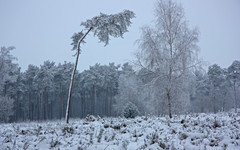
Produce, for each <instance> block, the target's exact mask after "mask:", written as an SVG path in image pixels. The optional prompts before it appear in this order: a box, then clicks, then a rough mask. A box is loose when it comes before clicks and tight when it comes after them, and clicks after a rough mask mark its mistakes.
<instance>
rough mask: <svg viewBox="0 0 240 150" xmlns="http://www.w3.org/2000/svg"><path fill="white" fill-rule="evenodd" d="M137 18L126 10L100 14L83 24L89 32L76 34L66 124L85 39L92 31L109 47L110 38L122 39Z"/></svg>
mask: <svg viewBox="0 0 240 150" xmlns="http://www.w3.org/2000/svg"><path fill="white" fill-rule="evenodd" d="M134 17H135V14H134V13H133V12H132V11H129V10H124V11H123V12H121V13H118V14H114V15H106V14H103V13H100V15H99V16H96V17H93V18H92V19H89V20H87V21H85V22H82V23H81V26H83V27H84V28H85V29H87V30H88V31H87V32H86V33H85V34H84V33H83V32H82V31H81V32H78V33H74V35H73V36H72V40H73V43H72V45H73V50H77V52H76V56H77V57H76V62H75V66H74V69H73V72H72V77H71V82H70V87H69V93H68V100H67V110H66V123H68V122H69V111H70V104H71V97H72V89H73V83H74V76H75V73H76V70H77V64H78V58H79V54H80V52H81V48H80V44H81V43H85V41H84V39H85V37H86V36H87V35H88V33H89V32H90V31H93V33H94V36H97V37H98V39H99V41H100V42H103V43H105V46H106V45H108V43H109V40H110V36H113V37H122V38H123V34H124V33H125V32H127V31H128V30H127V28H128V27H129V26H130V25H131V19H132V18H134Z"/></svg>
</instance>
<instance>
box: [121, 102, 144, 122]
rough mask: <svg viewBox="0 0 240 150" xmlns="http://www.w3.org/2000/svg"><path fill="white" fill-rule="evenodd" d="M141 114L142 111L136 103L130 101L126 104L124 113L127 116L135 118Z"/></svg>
mask: <svg viewBox="0 0 240 150" xmlns="http://www.w3.org/2000/svg"><path fill="white" fill-rule="evenodd" d="M139 114H140V113H139V110H138V108H137V106H136V105H134V104H133V103H132V102H128V103H127V104H126V106H125V107H124V108H123V112H122V115H123V116H124V117H125V118H135V117H136V116H138V115H139Z"/></svg>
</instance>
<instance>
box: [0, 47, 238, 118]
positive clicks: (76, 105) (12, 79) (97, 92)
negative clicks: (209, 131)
mask: <svg viewBox="0 0 240 150" xmlns="http://www.w3.org/2000/svg"><path fill="white" fill-rule="evenodd" d="M13 49H14V48H13V47H9V48H5V47H2V48H1V53H0V78H1V80H0V85H1V86H0V89H1V91H0V112H1V113H0V120H1V122H9V121H11V122H16V121H24V120H29V121H33V120H51V119H62V118H64V117H65V111H66V101H67V96H68V95H67V94H68V88H69V83H70V76H71V72H72V69H73V64H72V63H67V62H64V63H63V64H58V65H56V64H55V63H54V62H50V61H45V62H44V63H43V65H41V66H40V67H37V66H34V65H29V66H28V69H27V70H26V71H24V72H21V71H20V68H19V67H18V64H16V63H14V60H15V59H16V58H15V57H14V56H12V55H11V54H10V51H11V50H13ZM152 79H154V78H153V76H151V74H148V73H147V72H146V70H144V69H140V70H137V71H136V70H134V69H133V66H132V65H129V64H128V63H126V64H123V65H122V66H121V65H115V64H114V63H110V64H109V65H100V64H96V65H94V66H91V67H90V68H89V69H88V70H85V71H83V72H81V73H79V72H77V75H76V84H75V85H74V88H73V101H72V104H71V105H72V109H71V112H70V116H71V117H77V118H83V117H85V116H87V115H88V114H91V115H99V116H118V115H122V111H123V109H124V107H125V106H126V104H127V103H129V102H131V103H132V104H134V105H135V106H136V107H137V109H138V110H139V112H140V115H145V114H153V115H162V114H168V106H167V105H168V104H167V101H166V99H167V98H166V97H165V96H166V95H164V94H162V93H161V88H162V87H163V86H164V85H163V83H164V82H165V81H161V80H159V81H158V83H159V84H151V83H152ZM188 79H189V80H188V82H189V83H188V84H187V85H188V87H187V88H185V89H184V90H182V91H181V94H179V93H175V94H179V95H180V96H179V97H178V98H175V99H173V114H178V113H186V112H218V111H228V110H229V109H231V108H234V107H235V108H237V107H239V105H240V61H238V60H236V61H234V62H233V63H232V64H231V65H230V66H229V67H228V68H226V69H223V68H221V67H220V66H218V65H216V64H214V65H212V66H210V67H209V69H208V71H207V72H205V71H204V70H201V69H196V70H195V71H194V72H192V73H191V74H189V76H188ZM163 80H164V79H163ZM149 83H150V84H149ZM183 84H185V83H183Z"/></svg>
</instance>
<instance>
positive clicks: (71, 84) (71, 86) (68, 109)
mask: <svg viewBox="0 0 240 150" xmlns="http://www.w3.org/2000/svg"><path fill="white" fill-rule="evenodd" d="M91 30H92V27H90V29H89V30H88V31H87V33H86V34H85V35H84V36H83V37H82V38H81V39H80V40H79V42H78V48H77V58H76V62H75V65H74V69H73V72H72V77H71V82H70V87H69V92H68V100H67V109H66V118H65V119H66V123H69V112H70V105H71V99H72V89H73V83H74V77H75V73H76V70H77V64H78V59H79V54H80V44H81V42H82V41H83V39H84V38H85V37H86V36H87V34H88V33H89V32H90V31H91Z"/></svg>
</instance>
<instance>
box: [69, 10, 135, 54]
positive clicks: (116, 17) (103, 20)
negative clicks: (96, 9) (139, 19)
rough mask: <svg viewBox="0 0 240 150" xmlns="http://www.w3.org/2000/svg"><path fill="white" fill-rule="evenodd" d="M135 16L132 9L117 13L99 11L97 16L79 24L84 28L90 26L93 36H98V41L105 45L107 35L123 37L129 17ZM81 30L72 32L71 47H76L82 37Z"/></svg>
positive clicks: (107, 41) (128, 23)
mask: <svg viewBox="0 0 240 150" xmlns="http://www.w3.org/2000/svg"><path fill="white" fill-rule="evenodd" d="M134 17H135V14H134V13H133V12H132V11H129V10H124V11H123V12H120V13H118V14H113V15H107V14H104V13H100V15H99V16H96V17H93V18H92V19H88V20H86V21H85V22H82V23H81V25H82V26H84V27H85V28H86V29H90V28H91V27H92V31H93V32H94V36H97V37H98V38H99V41H100V42H104V43H105V46H106V45H108V43H109V40H110V38H109V36H113V37H123V34H124V33H125V32H128V30H127V28H128V27H129V26H130V25H131V23H132V22H131V19H132V18H134ZM83 35H84V34H83V33H82V31H81V32H79V33H74V35H73V36H72V39H73V43H72V45H73V49H77V44H78V41H79V40H80V39H81V38H82V37H83Z"/></svg>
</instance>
